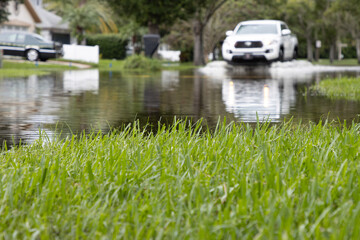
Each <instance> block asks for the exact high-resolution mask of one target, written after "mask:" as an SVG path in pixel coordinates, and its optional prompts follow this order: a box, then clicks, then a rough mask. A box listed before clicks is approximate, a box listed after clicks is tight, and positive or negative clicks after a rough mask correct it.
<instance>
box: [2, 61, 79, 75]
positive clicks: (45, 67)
mask: <svg viewBox="0 0 360 240" xmlns="http://www.w3.org/2000/svg"><path fill="white" fill-rule="evenodd" d="M70 69H77V67H70V66H64V65H57V64H44V63H42V62H38V64H37V65H36V63H34V62H13V61H7V60H3V67H2V68H0V78H5V77H28V76H31V75H46V74H49V73H50V72H51V71H59V70H70Z"/></svg>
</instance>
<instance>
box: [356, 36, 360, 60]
mask: <svg viewBox="0 0 360 240" xmlns="http://www.w3.org/2000/svg"><path fill="white" fill-rule="evenodd" d="M356 56H357V60H358V63H359V64H360V37H358V38H356Z"/></svg>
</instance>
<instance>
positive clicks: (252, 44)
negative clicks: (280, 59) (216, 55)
mask: <svg viewBox="0 0 360 240" xmlns="http://www.w3.org/2000/svg"><path fill="white" fill-rule="evenodd" d="M262 47H263V44H262V42H261V41H239V42H236V43H235V48H262Z"/></svg>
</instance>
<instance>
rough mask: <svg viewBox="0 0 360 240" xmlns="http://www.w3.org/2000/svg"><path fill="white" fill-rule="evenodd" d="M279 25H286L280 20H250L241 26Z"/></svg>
mask: <svg viewBox="0 0 360 240" xmlns="http://www.w3.org/2000/svg"><path fill="white" fill-rule="evenodd" d="M277 23H284V22H283V21H280V20H250V21H243V22H241V24H277Z"/></svg>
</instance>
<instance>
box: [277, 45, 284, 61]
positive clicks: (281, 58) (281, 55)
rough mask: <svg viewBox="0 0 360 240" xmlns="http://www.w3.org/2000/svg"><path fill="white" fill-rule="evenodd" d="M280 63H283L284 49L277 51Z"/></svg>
mask: <svg viewBox="0 0 360 240" xmlns="http://www.w3.org/2000/svg"><path fill="white" fill-rule="evenodd" d="M278 60H279V61H280V62H283V61H284V49H282V48H280V50H279V59H278Z"/></svg>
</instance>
